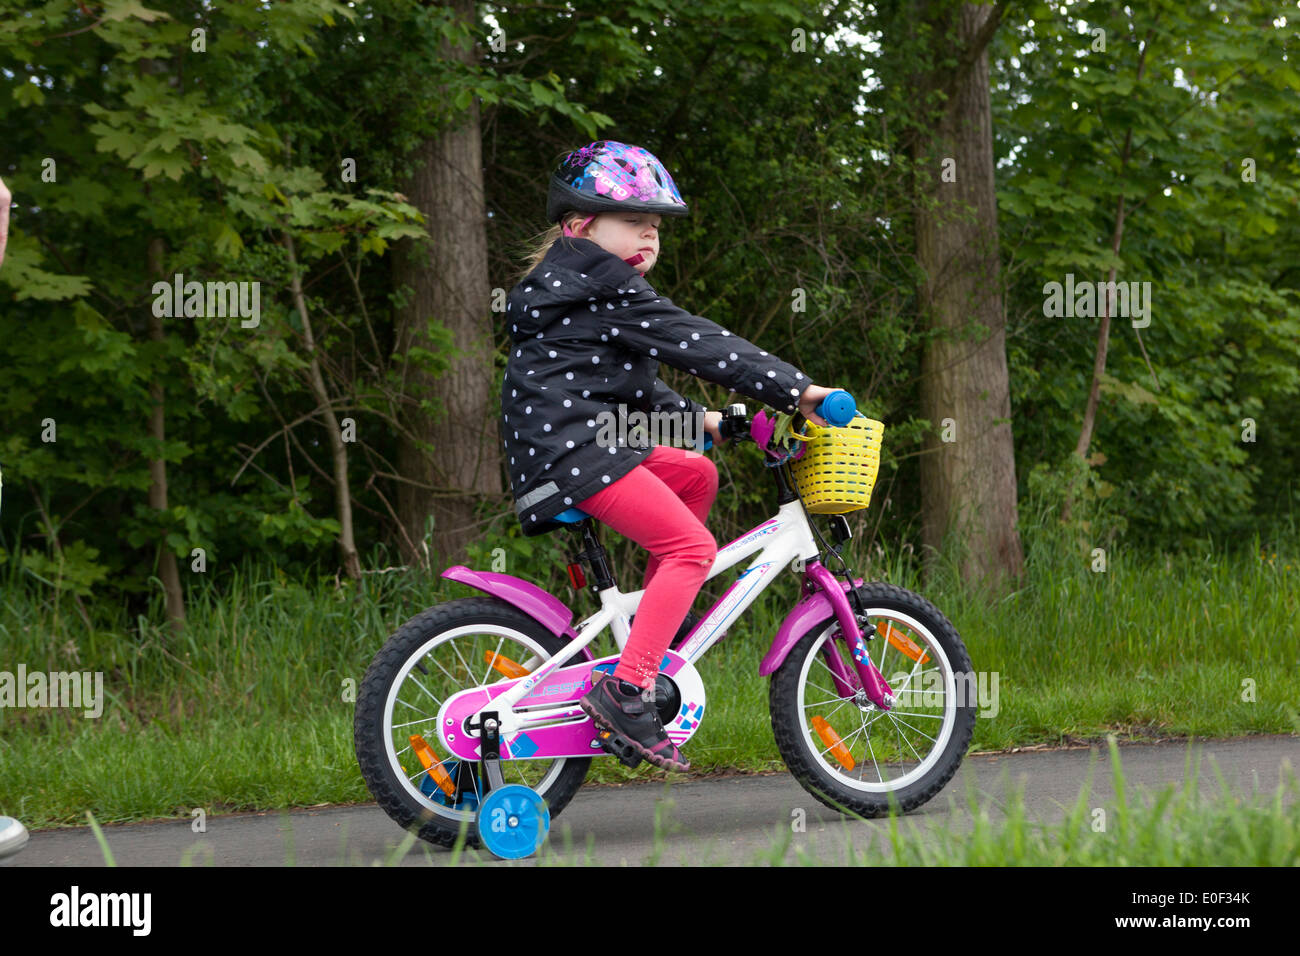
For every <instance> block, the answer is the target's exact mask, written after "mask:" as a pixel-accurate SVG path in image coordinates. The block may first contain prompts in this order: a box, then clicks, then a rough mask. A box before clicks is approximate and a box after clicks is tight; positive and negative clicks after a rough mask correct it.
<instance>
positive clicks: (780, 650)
mask: <svg viewBox="0 0 1300 956" xmlns="http://www.w3.org/2000/svg"><path fill="white" fill-rule="evenodd" d="M837 583H838V584H839V586H840V587H841V588H842V589H844V591H845V592H847V591H848V589H849V586H848V583H847V582H845V581H838V580H837ZM853 586H854V587H855V588H858V587H861V586H862V578H854V579H853ZM828 617H829V618H834V617H835V610H834V609H833V608H832V607H831V601H830V598H828V597H827V596H826V595H825V593H823V592H822V591H817V592H816V593H814V594H810V595H809V596H808V597H806V598H804V599H803V600H802V601H800V602H799V603H798V604H796V605H795V606H794V609H793V610H792V611H791V612H790V613H789V614H787V615H786V616H785V620H784V621H782V622H781V627H780V629H779V630H778V631H777V632H776V639H775V640H773V641H772V646H771V648H769V649H768V652H767V654H766V655H765V656H764V657H763V662H762V663H761V664H760V665H759V667H758V673H759V676H760V677H766V676H767V675H768V674H770V673H772V672H773V671H775V670H776V669H777V668H778V667H780V666H781V664H782V663H783V662H784V661H785V658H786V655H787V654H789V653H790V651H791V649H792V648H793V647H794V646H795V645H796V644H798V643H799V638H801V637H803V636H804V635H805V634H807V633H808V631H809V630H811V629H812V627H813V625H814V624H817V623H818V622H819V621H824V620H826V618H828Z"/></svg>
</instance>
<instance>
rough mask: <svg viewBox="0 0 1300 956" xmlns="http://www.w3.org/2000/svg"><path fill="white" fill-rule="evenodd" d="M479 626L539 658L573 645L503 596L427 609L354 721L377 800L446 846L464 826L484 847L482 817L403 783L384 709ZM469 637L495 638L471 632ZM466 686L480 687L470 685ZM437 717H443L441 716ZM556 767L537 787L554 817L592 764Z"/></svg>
mask: <svg viewBox="0 0 1300 956" xmlns="http://www.w3.org/2000/svg"><path fill="white" fill-rule="evenodd" d="M475 625H478V626H481V627H486V628H497V629H498V630H499V631H505V632H508V633H507V635H505V636H508V635H509V633H513V634H515V635H518V636H520V637H522V638H524V639H525V640H524V641H521V642H519V643H521V644H525V645H526V644H527V642H531V644H532V645H533V646H532V648H531V649H532V650H534V651H535V652H537V651H540V652H541V653H540V654H538V656H539V657H541V659H543V660H545V659H549V658H550V657H552V656H553V655H554V654H556V653H557V652H558V651H559V650H560V649H561V648H563V647H564V646H565V644H566V643H567V642H566V641H565V640H564V639H562V638H558V637H556V636H555V635H554V634H552V633H551V632H550V631H548V630H547V629H546V628H544V627H543V626H542V625H541V624H539V623H538V622H537V621H536V620H534V619H533V618H531V617H529V616H528V615H527V614H525V613H523V612H522V611H520V610H519V609H517V608H515V607H514V606H513V605H510V604H508V603H506V602H505V601H502V600H500V599H499V598H494V597H489V596H475V597H469V598H461V599H458V600H455V601H449V602H447V603H445V604H440V605H437V606H435V607H431V608H428V609H427V610H425V611H422V612H421V613H419V614H417V615H416V616H415V617H413V618H412V619H411V620H409V621H407V622H406V623H405V624H403V625H402V627H401V628H399V629H398V630H397V632H396V633H394V634H393V635H392V636H391V637H390V638H389V639H388V641H387V642H386V643H385V644H384V646H383V648H381V649H380V651H379V653H378V654H376V655H375V657H374V659H373V660H372V661H371V663H370V667H369V669H367V671H366V676H365V678H364V679H363V680H362V683H361V689H360V692H359V693H358V695H357V703H356V712H355V715H354V719H353V744H354V747H355V749H356V755H357V764H358V765H359V766H360V768H361V775H362V778H363V779H364V780H365V783H366V787H367V788H368V789H369V791H370V793H371V795H372V796H373V797H374V798H375V802H376V803H378V804H379V806H380V807H381V808H382V809H383V810H384V812H385V813H387V814H388V816H389V817H390V818H392V820H393V821H394V822H396V823H397V824H398V825H399V826H401V827H402V828H403V829H405V830H408V831H410V830H412V828H413V827H416V826H417V825H418V830H417V831H416V833H417V835H418V836H419V838H420V839H422V840H426V841H428V842H430V843H434V844H437V845H439V846H445V847H451V846H454V845H455V843H456V841H457V839H458V838H459V836H460V833H461V831H462V827H463V829H464V833H465V845H466V846H475V847H477V846H479V845H480V843H479V837H478V831H477V829H476V826H475V819H474V818H475V812H474V810H473V809H470V808H466V809H464V810H461V809H457V808H455V807H446V806H438V805H436V804H435V803H434V802H433V801H432V800H430V799H429V798H428V797H424V796H423V795H422V794H420V792H419V789H418V786H412V784H411V781H410V778H409V776H408V777H407V778H406V779H405V780H403V779H399V776H398V773H397V770H396V769H395V766H394V765H395V764H397V765H398V766H401V764H400V751H396V750H395V749H394V748H393V747H392V746H390V744H391V740H386V738H389V737H391V736H392V731H389V730H387V729H386V727H387V724H386V718H387V715H386V713H385V711H386V710H388V709H389V707H390V706H392V705H391V701H393V700H395V699H398V693H397V692H393V684H394V681H395V680H397V679H398V678H401V677H404V676H405V675H409V674H410V672H411V671H412V669H414V668H415V667H416V665H417V664H418V663H419V661H420V660H423V659H424V658H426V657H427V656H428V654H429V653H430V652H431V651H432V650H434V649H436V648H437V647H439V646H444V645H446V644H449V642H450V640H452V639H453V638H454V637H456V636H463V635H460V634H457V633H456V632H457V631H458V630H463V629H465V628H473V627H474V626H475ZM449 633H451V634H452V637H448V638H446V640H444V641H443V642H442V644H438V643H437V642H438V639H439V637H440V636H444V635H447V634H449ZM467 633H469V634H476V633H490V632H487V631H483V632H479V631H477V630H470V631H469V632H467ZM413 659H414V660H413ZM449 676H450V675H449ZM465 686H466V687H468V686H475V684H471V683H469V682H466V685H465ZM460 689H464V688H460ZM433 716H434V717H436V716H437V715H436V711H435V712H434V715H433ZM430 723H432V721H430ZM430 739H433V738H432V737H431V738H430ZM521 763H531V762H529V761H507V762H504V763H503V769H504V767H505V766H506V765H507V764H511V765H515V764H521ZM551 764H552V765H553V766H552V769H550V770H548V771H547V774H546V777H545V778H544V781H543V785H539V786H538V787H536V788H535V789H537V792H538V793H539V794H541V796H542V797H543V799H545V800H546V803H547V806H548V807H549V810H550V814H551V816H552V818H554V817H555V816H557V815H559V813H560V811H561V810H563V809H564V807H565V806H566V805H567V804H568V803H569V801H570V800H571V799H573V795H574V794H575V793H577V791H578V788H579V787H581V786H582V781H583V779H584V778H585V777H586V775H587V770H588V768H589V766H590V764H591V758H589V757H578V758H574V757H569V758H561V759H557V760H554V761H551ZM556 767H558V770H557V769H555V768H556ZM403 769H405V768H404V767H403ZM417 777H418V773H417ZM507 782H509V781H507Z"/></svg>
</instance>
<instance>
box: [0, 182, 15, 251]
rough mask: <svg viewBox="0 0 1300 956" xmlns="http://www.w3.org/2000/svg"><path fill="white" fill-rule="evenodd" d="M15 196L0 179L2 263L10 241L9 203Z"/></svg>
mask: <svg viewBox="0 0 1300 956" xmlns="http://www.w3.org/2000/svg"><path fill="white" fill-rule="evenodd" d="M13 198H14V197H13V196H11V195H10V194H9V190H8V188H7V187H6V186H5V181H4V180H3V179H0V264H3V263H4V261H5V243H7V242H8V241H9V204H10V203H11V202H12V201H13Z"/></svg>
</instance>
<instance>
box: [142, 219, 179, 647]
mask: <svg viewBox="0 0 1300 956" xmlns="http://www.w3.org/2000/svg"><path fill="white" fill-rule="evenodd" d="M163 253H164V248H163V240H162V239H161V238H160V237H157V236H155V237H154V238H153V239H151V240H149V252H148V256H149V274H150V275H152V276H153V277H154V278H155V279H161V278H163ZM149 340H150V341H151V342H155V343H157V344H159V345H161V344H162V342H163V320H162V317H161V316H158V315H156V314H155V313H154V310H153V309H150V310H149ZM149 398H150V400H151V402H152V408H151V410H150V412H149V437H150V438H154V439H157V440H158V441H159V442H161V441H163V438H164V424H165V421H166V407H165V402H166V392H165V391H164V388H163V383H162V376H158V377H156V378H155V379H154V380H153V382H152V383H151V384H150V386H149ZM149 507H150V508H153V509H155V510H156V511H166V510H167V461H166V460H165V459H164V458H162V457H158V458H150V459H149ZM158 577H159V579H160V580H161V581H162V585H163V596H164V598H165V599H166V602H167V620H168V621H169V622H170V624H171V629H172V633H173V634H176V635H180V633H181V632H182V631H183V630H184V629H185V595H184V593H183V592H182V590H181V575H180V570H179V568H178V567H177V565H176V555H175V554H174V553H173V552H172V549H171V546H170V545H168V544H167V541H166V539H165V538H164V540H162V541H159V542H158Z"/></svg>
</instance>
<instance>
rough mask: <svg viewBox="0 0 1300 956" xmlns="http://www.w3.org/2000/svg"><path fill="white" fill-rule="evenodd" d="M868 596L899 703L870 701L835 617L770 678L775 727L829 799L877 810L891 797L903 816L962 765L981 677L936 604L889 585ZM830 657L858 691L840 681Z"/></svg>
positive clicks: (794, 763) (876, 647)
mask: <svg viewBox="0 0 1300 956" xmlns="http://www.w3.org/2000/svg"><path fill="white" fill-rule="evenodd" d="M861 594H862V595H863V598H864V608H865V610H866V613H867V616H868V617H869V618H870V620H871V622H872V623H873V624H875V625H876V634H877V637H876V638H875V639H874V640H872V641H871V642H870V643H869V644H868V650H869V652H870V654H871V659H872V661H873V662H874V663H875V665H876V666H877V667H878V668H879V669H880V672H881V674H883V675H884V677H885V680H886V681H888V682H889V685H890V687H891V689H892V690H893V693H894V696H895V698H897V700H898V703H897V704H895V705H894V707H893V709H892V710H889V711H882V710H879V709H878V708H876V707H875V705H873V704H872V703H871V701H870V700H868V699H867V696H866V693H865V692H864V691H863V690H862V689H861V687H860V686H859V685H860V682H859V680H858V678H857V673H856V671H855V670H854V669H853V666H852V663H853V662H852V660H851V659H848V658H847V657H846V654H845V652H844V643H843V641H842V640H839V639H837V638H835V637H833V635H834V634H836V633H837V632H838V630H839V625H838V622H837V620H836V618H835V617H834V616H833V615H832V616H830V617H828V618H827V619H825V620H824V621H821V622H819V623H818V624H816V625H814V626H813V627H812V628H811V629H810V630H809V631H808V633H807V634H805V635H804V636H803V637H802V638H801V639H800V640H799V642H798V643H797V644H796V645H795V646H794V648H792V649H791V651H790V653H789V655H788V656H787V657H786V659H785V661H784V662H783V663H782V664H781V666H780V667H779V668H777V670H776V672H775V673H774V674H773V675H772V681H771V685H770V687H769V701H770V706H771V714H772V732H773V734H774V736H775V737H776V745H777V749H778V750H779V751H780V752H781V756H782V758H784V760H785V763H786V766H787V767H789V769H790V772H791V773H792V774H794V776H795V779H797V780H798V781H799V783H800V784H801V785H802V786H803V788H804V789H805V790H807V791H808V792H809V793H811V794H812V795H813V796H814V797H816V798H817V799H818V800H820V801H821V802H822V803H824V804H825V805H826V806H828V807H830V808H832V809H834V810H839V811H840V812H842V813H845V812H847V813H853V814H857V815H859V816H864V817H875V816H879V815H881V814H883V813H886V812H888V810H889V807H890V804H891V802H892V803H894V804H895V805H896V806H897V807H898V809H899V810H900V811H901V812H903V813H906V812H908V811H910V810H914V809H916V808H917V807H919V806H921V804H923V803H925V802H926V801H928V800H930V799H931V798H932V797H933V796H934V795H935V794H937V793H938V792H939V791H940V790H942V789H943V787H944V785H945V784H946V783H947V782H948V781H949V780H950V779H952V776H953V774H955V773H956V772H957V767H958V766H959V765H960V764H961V760H962V757H963V756H965V754H966V748H967V747H969V746H970V740H971V736H972V735H973V734H974V731H975V710H976V707H975V694H974V689H975V688H974V685H975V675H974V673H973V672H972V670H971V664H970V657H969V656H968V655H967V653H966V648H965V646H964V645H963V644H962V641H961V638H960V637H959V636H958V635H957V631H956V630H955V629H954V628H953V626H952V624H951V623H950V622H949V621H948V619H947V618H946V617H944V615H943V613H942V612H940V611H939V609H938V608H936V607H935V606H934V605H933V604H931V603H930V602H929V601H926V600H925V599H924V598H922V597H920V596H919V595H916V594H913V593H912V592H911V591H906V590H904V589H902V588H899V587H894V586H893V585H890V584H880V583H872V584H866V585H864V586H863V587H862V588H861ZM832 655H834V656H837V657H838V658H839V660H840V661H841V663H842V665H843V666H842V667H837V668H836V670H838V671H840V672H841V673H847V674H849V675H850V678H851V681H852V687H851V688H844V687H841V686H837V684H836V682H835V680H834V679H833V671H832V669H831V667H830V666H828V664H829V663H832V662H833V661H832ZM845 690H848V691H849V693H845Z"/></svg>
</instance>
